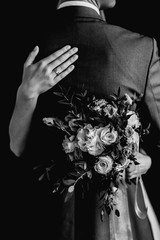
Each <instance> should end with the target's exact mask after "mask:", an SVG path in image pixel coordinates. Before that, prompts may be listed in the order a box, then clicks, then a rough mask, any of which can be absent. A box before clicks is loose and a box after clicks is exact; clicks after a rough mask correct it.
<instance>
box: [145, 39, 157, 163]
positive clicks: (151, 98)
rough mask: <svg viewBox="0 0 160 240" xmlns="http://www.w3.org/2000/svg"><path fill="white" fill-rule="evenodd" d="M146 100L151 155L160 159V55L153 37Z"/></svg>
mask: <svg viewBox="0 0 160 240" xmlns="http://www.w3.org/2000/svg"><path fill="white" fill-rule="evenodd" d="M144 100H145V104H146V106H147V109H148V113H149V118H150V123H151V127H150V134H149V136H148V140H149V145H148V146H150V147H149V148H150V154H151V157H156V158H158V159H160V57H159V54H158V47H157V42H156V40H155V39H153V51H152V56H151V61H150V67H149V72H148V79H147V84H146V91H145V98H144Z"/></svg>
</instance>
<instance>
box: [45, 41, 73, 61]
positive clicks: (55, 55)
mask: <svg viewBox="0 0 160 240" xmlns="http://www.w3.org/2000/svg"><path fill="white" fill-rule="evenodd" d="M70 49H71V46H70V45H66V46H65V47H63V48H61V49H59V50H57V51H56V52H54V53H52V54H51V55H49V56H48V57H46V58H44V59H43V61H44V62H45V64H46V65H47V64H49V63H51V62H53V61H54V60H56V59H57V58H59V57H60V56H62V55H63V54H65V53H66V52H67V51H69V50H70Z"/></svg>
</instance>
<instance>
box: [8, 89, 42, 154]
mask: <svg viewBox="0 0 160 240" xmlns="http://www.w3.org/2000/svg"><path fill="white" fill-rule="evenodd" d="M36 104H37V97H35V98H31V99H29V98H27V96H26V94H25V93H24V91H23V90H22V89H21V87H19V89H18V91H17V98H16V103H15V107H14V111H13V114H12V117H11V120H10V124H9V137H10V149H11V151H12V152H13V153H14V154H15V155H16V156H20V155H21V154H22V153H23V151H24V149H25V145H26V139H27V135H28V132H29V129H30V124H31V120H32V116H33V113H34V110H35V107H36Z"/></svg>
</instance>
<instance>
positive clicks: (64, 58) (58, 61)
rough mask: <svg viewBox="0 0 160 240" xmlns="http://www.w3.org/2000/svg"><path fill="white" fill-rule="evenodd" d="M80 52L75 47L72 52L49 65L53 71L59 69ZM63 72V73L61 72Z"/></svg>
mask: <svg viewBox="0 0 160 240" xmlns="http://www.w3.org/2000/svg"><path fill="white" fill-rule="evenodd" d="M77 51H78V48H76V47H74V48H72V49H71V50H69V51H67V52H66V53H64V54H63V55H61V56H60V57H58V58H57V59H55V60H54V61H53V62H51V63H50V64H48V66H49V67H50V69H51V70H53V69H55V68H57V67H59V66H60V65H61V64H62V63H64V62H65V61H66V60H67V59H69V58H70V57H71V56H73V55H74V54H75V53H76V52H77ZM61 72H62V71H61Z"/></svg>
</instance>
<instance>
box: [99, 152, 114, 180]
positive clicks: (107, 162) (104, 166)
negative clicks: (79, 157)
mask: <svg viewBox="0 0 160 240" xmlns="http://www.w3.org/2000/svg"><path fill="white" fill-rule="evenodd" d="M112 166H113V160H112V158H111V157H109V156H101V157H99V161H98V162H97V163H95V166H94V169H95V171H96V172H98V173H99V174H104V175H106V174H107V173H108V172H110V171H111V170H112Z"/></svg>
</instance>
